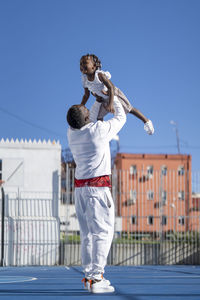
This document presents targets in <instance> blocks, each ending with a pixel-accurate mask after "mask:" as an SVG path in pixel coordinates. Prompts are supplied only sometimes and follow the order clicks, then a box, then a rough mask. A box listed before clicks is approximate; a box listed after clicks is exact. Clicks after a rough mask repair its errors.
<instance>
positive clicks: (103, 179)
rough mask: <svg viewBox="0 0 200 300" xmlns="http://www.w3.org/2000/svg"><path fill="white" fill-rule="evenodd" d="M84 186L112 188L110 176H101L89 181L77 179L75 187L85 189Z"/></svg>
mask: <svg viewBox="0 0 200 300" xmlns="http://www.w3.org/2000/svg"><path fill="white" fill-rule="evenodd" d="M83 186H96V187H104V186H107V187H112V186H111V182H110V177H109V175H105V176H99V177H94V178H89V179H76V178H75V187H83Z"/></svg>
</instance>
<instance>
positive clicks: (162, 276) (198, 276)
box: [125, 275, 200, 278]
mask: <svg viewBox="0 0 200 300" xmlns="http://www.w3.org/2000/svg"><path fill="white" fill-rule="evenodd" d="M125 278H200V275H186V276H184V275H182V276H180V275H179V276H178V275H177V276H167V275H166V276H165V275H161V276H125Z"/></svg>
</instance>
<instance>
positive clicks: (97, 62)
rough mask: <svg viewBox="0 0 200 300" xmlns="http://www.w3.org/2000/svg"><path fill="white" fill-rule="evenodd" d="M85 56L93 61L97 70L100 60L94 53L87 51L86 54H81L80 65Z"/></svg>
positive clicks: (99, 68) (99, 67)
mask: <svg viewBox="0 0 200 300" xmlns="http://www.w3.org/2000/svg"><path fill="white" fill-rule="evenodd" d="M87 58H92V60H93V62H94V63H95V66H96V68H97V70H101V61H100V59H99V58H98V57H97V56H96V55H94V54H89V53H88V54H86V55H83V56H82V57H81V59H80V66H82V63H83V61H84V60H85V59H87Z"/></svg>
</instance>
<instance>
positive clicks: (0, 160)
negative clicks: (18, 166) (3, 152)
mask: <svg viewBox="0 0 200 300" xmlns="http://www.w3.org/2000/svg"><path fill="white" fill-rule="evenodd" d="M0 180H2V159H0Z"/></svg>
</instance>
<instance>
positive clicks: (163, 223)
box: [162, 216, 167, 225]
mask: <svg viewBox="0 0 200 300" xmlns="http://www.w3.org/2000/svg"><path fill="white" fill-rule="evenodd" d="M162 225H167V217H166V216H162Z"/></svg>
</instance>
